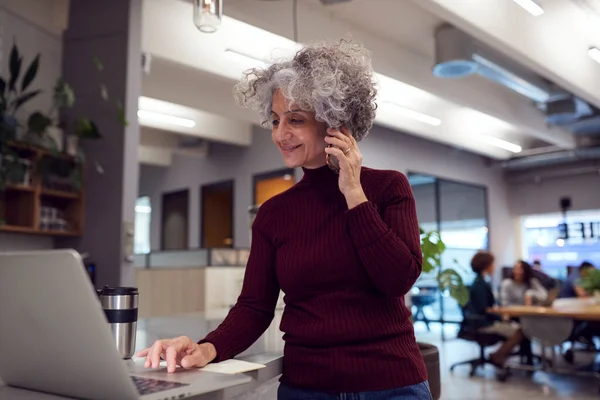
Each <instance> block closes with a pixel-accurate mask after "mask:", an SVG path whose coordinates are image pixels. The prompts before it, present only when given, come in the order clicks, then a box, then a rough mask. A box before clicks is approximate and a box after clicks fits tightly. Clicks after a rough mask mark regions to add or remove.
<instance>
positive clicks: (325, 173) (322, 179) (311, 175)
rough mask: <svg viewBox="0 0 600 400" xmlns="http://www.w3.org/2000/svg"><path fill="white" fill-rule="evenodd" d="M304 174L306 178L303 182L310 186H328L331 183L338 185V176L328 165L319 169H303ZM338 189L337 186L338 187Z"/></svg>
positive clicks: (303, 178)
mask: <svg viewBox="0 0 600 400" xmlns="http://www.w3.org/2000/svg"><path fill="white" fill-rule="evenodd" d="M302 172H303V173H304V176H303V177H302V180H303V181H304V182H307V183H310V184H313V185H314V184H325V185H328V184H330V183H335V184H337V181H338V174H337V173H336V172H335V171H333V170H332V169H331V168H329V166H328V165H327V164H325V165H323V166H322V167H319V168H305V167H302ZM336 187H337V186H336Z"/></svg>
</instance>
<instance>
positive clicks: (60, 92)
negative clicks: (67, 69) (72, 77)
mask: <svg viewBox="0 0 600 400" xmlns="http://www.w3.org/2000/svg"><path fill="white" fill-rule="evenodd" d="M54 101H55V103H56V106H57V107H58V108H70V107H73V103H75V93H74V92H73V89H71V87H70V86H69V84H68V83H66V82H65V81H63V80H62V78H58V79H57V81H56V84H55V85H54Z"/></svg>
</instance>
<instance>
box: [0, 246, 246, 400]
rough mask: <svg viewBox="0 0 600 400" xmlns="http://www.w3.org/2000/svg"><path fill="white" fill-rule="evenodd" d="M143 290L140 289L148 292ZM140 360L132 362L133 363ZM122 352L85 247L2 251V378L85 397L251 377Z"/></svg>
mask: <svg viewBox="0 0 600 400" xmlns="http://www.w3.org/2000/svg"><path fill="white" fill-rule="evenodd" d="M143 295H144V294H143V293H140V296H143ZM132 365H133V367H132ZM249 380H250V379H249V377H247V376H245V375H241V376H236V375H225V374H217V373H212V372H206V371H201V370H199V369H193V370H183V369H178V371H177V372H175V373H171V374H169V373H167V372H166V368H162V369H159V370H148V369H145V368H143V365H142V366H141V367H140V366H138V365H137V364H135V363H134V362H133V361H131V360H128V361H126V360H122V359H121V357H120V355H119V353H118V351H117V348H116V345H115V342H114V339H113V337H112V334H111V331H110V326H109V324H108V322H107V320H106V317H105V315H104V312H103V310H102V307H101V305H100V302H99V300H98V298H97V295H96V292H95V290H94V288H93V287H92V284H91V281H90V279H89V277H88V275H87V273H86V271H85V269H84V265H83V261H82V259H81V257H80V256H79V253H77V252H76V251H73V250H49V251H33V252H11V253H0V381H3V382H4V384H5V385H9V386H12V387H16V388H23V389H28V390H35V391H39V392H45V393H51V394H58V395H61V396H67V397H75V398H83V399H92V400H96V399H98V400H99V399H120V400H121V399H122V400H130V399H132V400H133V399H143V400H155V399H174V398H178V399H182V398H186V397H190V396H195V395H198V394H202V393H208V392H212V391H215V390H219V389H223V388H227V387H232V386H236V385H238V384H242V383H245V382H248V381H249Z"/></svg>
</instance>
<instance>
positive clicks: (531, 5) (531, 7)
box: [513, 0, 544, 17]
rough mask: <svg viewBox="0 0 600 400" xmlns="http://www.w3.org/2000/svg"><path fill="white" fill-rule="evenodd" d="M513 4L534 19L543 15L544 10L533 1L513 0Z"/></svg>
mask: <svg viewBox="0 0 600 400" xmlns="http://www.w3.org/2000/svg"><path fill="white" fill-rule="evenodd" d="M513 1H514V2H515V3H517V4H518V5H520V6H521V7H523V8H524V9H525V11H527V12H528V13H529V14H531V15H533V16H534V17H539V16H540V15H542V14H543V13H544V9H543V8H542V7H541V6H540V5H539V4H538V3H536V2H535V1H533V0H513Z"/></svg>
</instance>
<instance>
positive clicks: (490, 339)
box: [450, 307, 508, 382]
mask: <svg viewBox="0 0 600 400" xmlns="http://www.w3.org/2000/svg"><path fill="white" fill-rule="evenodd" d="M461 309H462V314H463V320H462V322H461V324H460V330H459V331H458V334H457V337H458V338H459V339H462V340H466V341H468V342H474V343H477V345H478V346H479V357H477V358H473V359H470V360H465V361H460V362H457V363H454V364H452V365H451V366H450V372H452V371H454V368H456V367H458V366H460V365H467V364H468V365H471V372H470V373H469V376H475V374H476V373H477V368H478V367H480V366H485V365H486V364H489V365H494V366H495V364H494V363H492V362H491V361H490V360H489V359H488V358H487V356H486V354H485V349H486V348H487V347H490V346H494V345H496V344H498V343H500V342H501V341H503V340H504V337H502V336H500V335H496V334H491V333H482V332H479V331H478V329H479V327H481V326H482V323H483V322H484V320H485V318H484V317H482V316H468V315H467V313H466V311H465V307H462V308H461ZM507 377H508V372H507V370H502V371H499V373H497V374H496V378H497V379H498V380H499V381H502V382H503V381H505V380H506V378H507Z"/></svg>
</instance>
